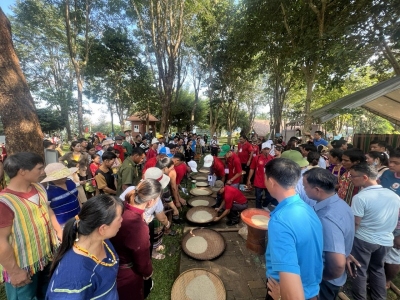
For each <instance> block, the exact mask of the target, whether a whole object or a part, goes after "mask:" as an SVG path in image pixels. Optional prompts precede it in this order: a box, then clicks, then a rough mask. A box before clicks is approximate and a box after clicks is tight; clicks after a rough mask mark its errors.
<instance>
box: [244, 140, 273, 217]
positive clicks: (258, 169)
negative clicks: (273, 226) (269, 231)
mask: <svg viewBox="0 0 400 300" xmlns="http://www.w3.org/2000/svg"><path fill="white" fill-rule="evenodd" d="M271 148H272V141H268V142H265V143H263V144H262V146H261V154H259V155H258V156H256V157H255V158H254V159H253V160H252V162H251V165H250V173H249V177H248V179H247V184H246V185H247V188H248V189H250V188H251V183H250V179H251V177H252V176H253V174H254V187H255V193H256V208H264V209H267V206H268V204H269V203H270V202H271V201H273V200H274V198H272V196H271V195H270V193H269V192H268V190H267V187H266V186H265V171H264V169H265V165H266V164H267V163H268V162H269V161H271V160H273V159H274V157H273V156H272V155H270V154H269V152H270V150H271ZM263 192H264V194H265V198H264V199H263Z"/></svg>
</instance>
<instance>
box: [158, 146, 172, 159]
mask: <svg viewBox="0 0 400 300" xmlns="http://www.w3.org/2000/svg"><path fill="white" fill-rule="evenodd" d="M158 154H164V155H166V156H168V157H172V156H173V155H172V154H171V150H169V148H167V147H161V149H160V152H158Z"/></svg>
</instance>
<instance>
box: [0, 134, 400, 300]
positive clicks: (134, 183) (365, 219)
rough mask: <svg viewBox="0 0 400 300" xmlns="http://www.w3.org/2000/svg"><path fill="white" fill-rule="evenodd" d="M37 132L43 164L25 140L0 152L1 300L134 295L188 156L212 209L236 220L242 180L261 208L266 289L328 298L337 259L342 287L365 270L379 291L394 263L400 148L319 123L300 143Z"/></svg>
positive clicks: (272, 293) (159, 255)
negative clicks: (328, 131) (65, 147)
mask: <svg viewBox="0 0 400 300" xmlns="http://www.w3.org/2000/svg"><path fill="white" fill-rule="evenodd" d="M43 144H44V147H45V148H47V149H55V150H56V151H59V153H60V155H59V162H56V163H50V164H47V166H46V167H45V164H44V161H43V160H42V158H41V157H40V156H38V155H37V154H33V153H29V152H26V153H17V154H14V155H11V156H9V157H8V158H7V159H5V160H4V171H5V173H6V174H7V175H8V177H9V180H8V181H7V182H3V186H2V189H3V190H2V192H1V193H0V220H1V221H0V249H1V250H2V251H0V265H1V266H2V268H3V270H2V276H3V279H4V281H5V282H6V291H7V296H8V297H9V299H18V297H20V296H19V295H23V296H27V297H34V296H37V297H38V299H40V298H43V297H45V296H44V295H47V296H46V297H47V299H68V297H71V299H72V296H71V295H74V297H75V298H74V299H76V298H79V299H89V298H94V297H99V298H102V299H117V298H118V297H119V298H120V299H145V298H146V297H147V295H148V294H149V293H150V291H151V289H152V286H153V280H152V273H153V267H152V260H153V259H165V255H164V254H163V253H164V250H165V246H164V244H163V238H164V236H165V235H175V234H176V230H174V227H173V224H180V223H181V222H182V219H181V217H182V216H181V212H180V210H179V208H180V207H181V206H184V205H186V200H185V199H184V197H183V196H182V195H184V193H185V192H186V188H185V187H184V182H185V181H187V176H188V174H189V173H192V172H198V167H197V163H198V162H199V161H200V160H201V161H202V162H203V167H205V168H209V169H207V170H208V172H209V175H210V176H212V185H213V187H212V188H213V191H215V192H216V193H217V205H216V207H215V209H216V210H217V212H218V216H217V217H215V218H214V220H213V221H215V222H219V221H220V220H222V219H224V218H225V217H226V218H227V219H228V222H227V225H228V226H234V225H236V224H238V223H239V221H240V213H241V212H242V211H243V210H244V209H246V208H247V207H248V200H247V198H246V197H245V196H244V195H243V193H242V191H254V193H255V198H256V200H255V204H256V207H257V208H259V209H264V210H266V211H270V212H271V221H270V225H269V230H268V240H269V243H268V248H267V252H266V261H267V279H268V294H267V298H269V297H270V298H272V299H291V300H292V299H317V298H316V297H319V299H335V297H336V296H337V294H338V292H339V290H340V287H341V286H342V285H343V284H344V283H345V281H346V272H345V267H346V266H347V267H348V268H349V272H350V274H351V275H352V276H354V275H355V271H356V269H357V276H355V278H354V280H353V285H352V292H353V297H354V299H366V293H367V282H368V283H369V291H370V293H371V295H372V297H373V299H386V287H387V285H389V283H390V280H392V279H393V278H394V277H395V276H396V275H397V273H398V271H399V270H400V252H399V251H400V250H399V249H400V222H399V220H400V219H399V208H400V198H399V196H398V195H400V149H395V150H393V149H391V148H390V147H389V146H388V145H386V143H385V142H383V141H372V142H371V144H370V150H371V151H369V152H368V153H364V152H363V151H361V150H360V149H356V148H353V147H352V145H350V144H348V143H347V142H346V141H345V140H344V139H340V140H334V141H332V142H331V143H329V142H327V141H326V140H324V139H323V134H322V132H320V131H317V132H315V133H314V136H313V137H312V138H309V139H307V142H304V143H303V142H302V141H301V140H300V138H298V137H292V138H290V139H289V141H288V142H287V143H285V142H284V141H283V138H282V137H277V138H276V139H275V140H265V139H261V138H258V137H257V136H256V135H252V136H251V137H250V138H247V137H246V136H245V135H244V134H241V135H240V137H239V142H238V144H237V145H227V144H223V145H221V144H220V142H219V141H218V139H217V136H216V135H213V136H212V137H211V138H209V137H208V136H207V135H204V136H197V135H196V134H187V133H177V134H175V135H169V134H167V133H164V135H153V133H152V132H149V133H146V134H144V135H143V136H142V135H141V134H137V135H136V136H135V137H133V136H132V135H131V131H129V130H127V131H125V132H124V133H121V134H119V135H118V136H116V137H115V138H114V139H109V138H105V137H104V136H98V135H91V136H90V137H89V138H79V139H78V138H77V139H76V140H74V141H72V142H71V144H70V149H69V151H68V152H66V153H62V149H61V148H60V147H59V145H60V143H59V140H56V141H55V140H45V141H44V142H43ZM1 166H3V164H2V165H1ZM0 171H1V170H0ZM44 175H45V177H44ZM3 177H4V176H3ZM39 182H40V183H39ZM186 187H187V185H186ZM26 224H32V226H26ZM294 237H295V238H294ZM9 241H12V242H11V243H10V242H9ZM32 243H34V245H35V246H34V247H31V246H29V247H28V246H27V245H32ZM48 274H50V275H51V277H47V283H46V284H40V285H39V286H38V284H37V282H42V281H43V280H44V282H46V276H48ZM293 274H294V275H295V277H292V276H293ZM296 276H297V277H296ZM288 279H289V280H288ZM288 282H289V283H290V284H288ZM47 286H48V288H46V287H47ZM299 295H300V296H299Z"/></svg>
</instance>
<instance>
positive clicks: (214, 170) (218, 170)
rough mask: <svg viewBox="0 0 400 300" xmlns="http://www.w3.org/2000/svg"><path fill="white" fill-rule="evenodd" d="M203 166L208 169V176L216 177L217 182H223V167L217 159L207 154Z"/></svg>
mask: <svg viewBox="0 0 400 300" xmlns="http://www.w3.org/2000/svg"><path fill="white" fill-rule="evenodd" d="M203 166H204V167H206V168H210V175H214V176H215V177H217V180H222V182H224V181H225V165H224V163H223V162H222V161H221V160H220V159H219V158H217V157H216V156H212V155H211V154H208V155H206V156H205V157H204V165H203Z"/></svg>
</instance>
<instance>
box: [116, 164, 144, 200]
mask: <svg viewBox="0 0 400 300" xmlns="http://www.w3.org/2000/svg"><path fill="white" fill-rule="evenodd" d="M140 179H142V174H141V173H140V166H139V165H138V164H136V163H135V162H134V161H133V160H132V158H131V157H128V158H127V159H125V160H124V162H123V163H122V165H121V167H120V168H119V170H118V180H117V195H118V196H119V195H121V193H122V185H124V184H125V185H133V186H136V185H137V184H138V183H139V181H140Z"/></svg>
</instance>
